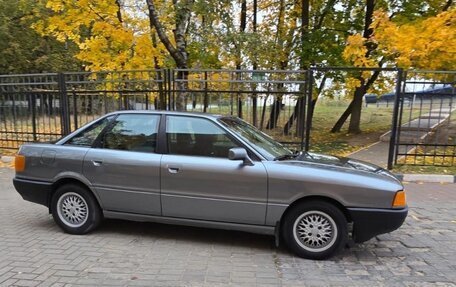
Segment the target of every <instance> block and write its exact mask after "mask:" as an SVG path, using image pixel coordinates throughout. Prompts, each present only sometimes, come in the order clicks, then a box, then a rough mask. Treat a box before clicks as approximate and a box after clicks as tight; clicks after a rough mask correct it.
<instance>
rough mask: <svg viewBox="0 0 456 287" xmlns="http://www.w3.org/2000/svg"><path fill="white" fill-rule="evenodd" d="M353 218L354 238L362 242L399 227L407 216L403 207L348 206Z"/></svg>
mask: <svg viewBox="0 0 456 287" xmlns="http://www.w3.org/2000/svg"><path fill="white" fill-rule="evenodd" d="M348 212H349V213H350V216H351V218H352V219H353V240H354V241H355V242H356V243H361V242H364V241H367V240H369V239H371V238H372V237H374V236H376V235H379V234H383V233H388V232H391V231H393V230H396V229H398V228H399V227H400V226H401V225H402V223H404V220H405V218H406V217H407V213H408V207H405V208H403V209H371V208H348Z"/></svg>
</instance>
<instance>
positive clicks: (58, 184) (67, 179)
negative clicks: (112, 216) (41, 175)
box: [47, 177, 103, 213]
mask: <svg viewBox="0 0 456 287" xmlns="http://www.w3.org/2000/svg"><path fill="white" fill-rule="evenodd" d="M66 184H76V185H79V186H81V187H83V188H85V189H87V190H88V191H89V192H90V193H91V194H92V195H93V197H94V198H95V202H96V203H97V204H98V207H100V209H101V210H103V208H102V205H101V202H100V199H99V198H98V196H97V194H96V193H95V192H94V191H93V190H92V188H90V187H89V185H87V184H86V183H84V182H83V181H82V180H80V179H77V178H74V177H62V178H59V179H58V180H57V181H55V182H54V183H53V184H52V186H51V188H52V190H51V192H50V193H49V198H48V201H47V204H48V208H49V213H51V201H52V197H53V196H54V194H55V192H56V191H57V190H58V189H59V187H61V186H64V185H66Z"/></svg>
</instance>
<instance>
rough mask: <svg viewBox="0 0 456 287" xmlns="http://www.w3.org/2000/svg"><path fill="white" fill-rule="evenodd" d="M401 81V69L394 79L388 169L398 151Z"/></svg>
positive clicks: (391, 166)
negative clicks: (394, 88)
mask: <svg viewBox="0 0 456 287" xmlns="http://www.w3.org/2000/svg"><path fill="white" fill-rule="evenodd" d="M402 81H403V70H402V69H400V68H399V69H397V77H396V97H395V99H394V107H393V119H392V123H391V136H390V142H389V151H388V169H392V168H393V161H394V158H395V154H396V152H397V150H398V147H397V142H396V140H397V130H398V128H400V127H398V126H397V125H398V117H399V104H400V103H401V101H402V100H403V99H402V93H401V87H402Z"/></svg>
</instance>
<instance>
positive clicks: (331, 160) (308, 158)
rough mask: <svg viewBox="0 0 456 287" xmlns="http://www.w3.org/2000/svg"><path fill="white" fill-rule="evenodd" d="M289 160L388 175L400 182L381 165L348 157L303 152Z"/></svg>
mask: <svg viewBox="0 0 456 287" xmlns="http://www.w3.org/2000/svg"><path fill="white" fill-rule="evenodd" d="M291 161H299V162H308V163H314V164H318V165H324V166H331V167H336V168H337V167H339V168H347V169H351V170H356V171H360V172H367V173H371V174H376V175H379V176H384V177H388V178H390V179H394V180H395V181H397V182H400V181H399V179H398V178H397V177H396V176H394V175H393V174H392V173H391V172H389V171H388V170H386V169H384V168H382V167H379V166H377V165H374V164H371V163H368V162H364V161H361V160H356V159H352V158H348V157H338V156H332V155H324V154H318V153H311V152H304V153H302V154H300V155H299V156H297V157H296V158H294V159H293V160H291Z"/></svg>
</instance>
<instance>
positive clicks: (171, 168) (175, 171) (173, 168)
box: [168, 166, 179, 173]
mask: <svg viewBox="0 0 456 287" xmlns="http://www.w3.org/2000/svg"><path fill="white" fill-rule="evenodd" d="M168 171H169V172H170V173H178V172H179V168H178V167H171V166H168Z"/></svg>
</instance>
